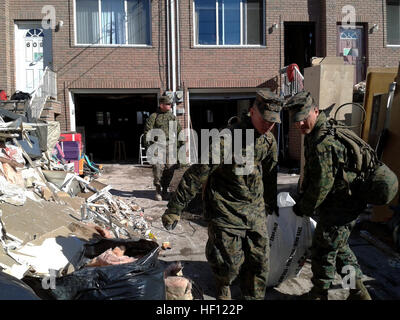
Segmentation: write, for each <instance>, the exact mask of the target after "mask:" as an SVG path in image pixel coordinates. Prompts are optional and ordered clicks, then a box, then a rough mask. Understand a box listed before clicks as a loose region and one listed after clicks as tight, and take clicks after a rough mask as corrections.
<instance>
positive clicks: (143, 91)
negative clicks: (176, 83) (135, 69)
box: [70, 88, 160, 94]
mask: <svg viewBox="0 0 400 320" xmlns="http://www.w3.org/2000/svg"><path fill="white" fill-rule="evenodd" d="M159 91H160V89H159V88H154V89H147V88H144V89H140V88H132V89H112V88H109V89H70V92H72V93H74V94H96V93H105V94H124V93H132V94H146V93H154V94H158V93H159Z"/></svg>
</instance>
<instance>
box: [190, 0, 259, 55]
mask: <svg viewBox="0 0 400 320" xmlns="http://www.w3.org/2000/svg"><path fill="white" fill-rule="evenodd" d="M196 1H201V0H192V4H193V10H192V11H193V12H192V21H193V40H194V42H193V47H205V48H237V47H240V48H243V47H244V48H263V47H266V40H265V35H266V32H265V26H266V15H265V10H266V4H265V1H264V0H260V1H262V14H261V18H262V24H260V28H262V39H261V43H260V44H258V45H245V44H243V42H244V41H246V42H247V34H246V36H245V35H244V30H246V33H247V29H245V27H246V26H244V23H245V22H247V17H246V20H245V19H244V14H245V10H247V5H246V6H245V5H244V3H243V0H240V21H239V23H240V44H238V45H223V44H218V43H219V41H220V39H219V12H218V7H219V0H215V16H216V22H215V24H216V26H215V33H216V34H215V38H216V40H215V41H216V44H215V45H204V44H198V42H199V39H198V35H197V32H198V30H197V25H198V21H197V19H196ZM222 14H223V17H224V10H222ZM222 27H223V28H224V27H225V24H224V23H222ZM246 28H247V27H246ZM222 36H223V37H224V32H222ZM223 40H224V39H223Z"/></svg>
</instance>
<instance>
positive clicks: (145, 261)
mask: <svg viewBox="0 0 400 320" xmlns="http://www.w3.org/2000/svg"><path fill="white" fill-rule="evenodd" d="M121 245H123V246H125V247H126V255H127V256H138V255H139V256H141V257H140V258H139V259H138V260H137V261H135V262H132V263H126V264H120V265H111V266H102V267H85V264H86V263H87V262H88V261H90V259H93V258H95V257H96V256H98V255H100V254H101V253H103V252H105V251H107V250H108V249H110V248H115V247H117V246H121ZM158 253H159V246H158V244H157V243H156V242H154V241H149V240H144V239H101V240H100V241H98V242H96V243H91V244H87V245H85V250H84V253H83V257H82V260H81V262H80V265H81V266H80V267H79V268H80V269H79V270H77V271H75V272H73V273H71V274H68V275H66V276H62V277H58V278H56V280H55V286H54V287H55V288H54V289H52V288H50V289H48V290H44V289H42V288H41V287H40V285H38V283H36V284H34V282H33V281H32V279H24V281H26V282H27V283H28V284H29V285H30V286H31V287H32V288H33V289H34V290H35V292H36V294H38V295H39V296H40V297H42V298H44V299H56V300H165V283H164V268H163V267H162V266H161V264H160V263H159V260H158Z"/></svg>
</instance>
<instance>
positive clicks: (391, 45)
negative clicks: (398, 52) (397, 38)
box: [386, 44, 400, 48]
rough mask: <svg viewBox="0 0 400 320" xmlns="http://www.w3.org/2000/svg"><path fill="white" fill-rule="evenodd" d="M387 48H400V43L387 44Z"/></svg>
mask: <svg viewBox="0 0 400 320" xmlns="http://www.w3.org/2000/svg"><path fill="white" fill-rule="evenodd" d="M386 47H387V48H400V44H387V45H386Z"/></svg>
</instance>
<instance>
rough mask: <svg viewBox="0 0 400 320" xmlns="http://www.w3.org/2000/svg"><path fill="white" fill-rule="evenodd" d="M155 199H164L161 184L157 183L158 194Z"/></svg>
mask: <svg viewBox="0 0 400 320" xmlns="http://www.w3.org/2000/svg"><path fill="white" fill-rule="evenodd" d="M154 200H156V201H161V200H162V195H161V186H160V185H159V184H156V195H155V197H154Z"/></svg>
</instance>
